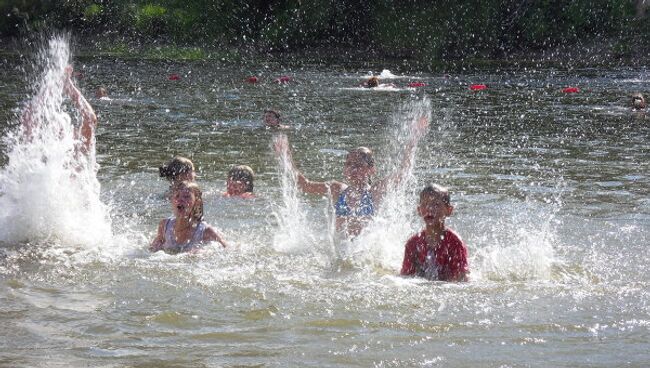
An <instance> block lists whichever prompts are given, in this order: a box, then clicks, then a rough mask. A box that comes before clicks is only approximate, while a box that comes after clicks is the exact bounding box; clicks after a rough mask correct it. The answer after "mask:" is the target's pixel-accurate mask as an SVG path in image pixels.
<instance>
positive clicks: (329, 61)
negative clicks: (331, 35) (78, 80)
mask: <svg viewBox="0 0 650 368" xmlns="http://www.w3.org/2000/svg"><path fill="white" fill-rule="evenodd" d="M73 43H74V41H73ZM33 44H34V42H33V41H32V42H26V43H25V42H21V41H17V40H15V39H4V40H3V42H2V43H0V45H1V46H0V57H5V58H19V57H21V56H23V55H28V54H31V51H30V47H33ZM75 56H76V57H77V58H81V59H86V58H87V59H93V58H115V59H120V60H133V59H137V60H150V61H171V62H182V61H216V62H221V63H225V64H235V63H236V64H243V65H248V64H251V65H253V64H254V65H258V64H260V63H265V62H266V63H277V64H281V65H287V66H295V65H323V66H329V65H344V66H347V67H357V68H362V67H367V68H373V67H377V66H380V67H381V66H384V67H387V66H392V67H393V68H395V67H397V68H401V69H405V70H414V71H423V72H442V71H449V72H453V71H466V70H473V69H476V70H480V69H484V68H495V67H496V68H508V69H511V68H519V67H526V68H529V67H545V66H546V67H558V68H563V69H571V68H585V67H615V66H630V67H640V66H645V65H647V64H648V63H649V62H650V45H646V44H645V43H644V42H641V41H640V40H635V39H631V38H629V39H623V40H621V39H605V40H601V41H599V42H590V43H580V44H571V45H564V46H557V47H553V48H548V49H544V50H534V51H531V50H521V51H509V52H502V53H501V54H500V55H478V54H477V55H472V56H468V57H464V58H436V57H433V56H430V55H427V54H426V53H424V52H421V51H420V50H385V49H381V48H378V47H366V48H359V47H315V48H309V49H299V50H274V49H268V48H263V47H259V46H255V45H250V46H245V47H243V46H222V47H216V46H205V47H204V46H187V45H177V44H173V43H165V42H160V41H152V42H148V43H147V44H146V45H145V44H143V43H138V42H129V43H126V42H107V41H85V42H82V43H79V44H78V45H76V49H75Z"/></svg>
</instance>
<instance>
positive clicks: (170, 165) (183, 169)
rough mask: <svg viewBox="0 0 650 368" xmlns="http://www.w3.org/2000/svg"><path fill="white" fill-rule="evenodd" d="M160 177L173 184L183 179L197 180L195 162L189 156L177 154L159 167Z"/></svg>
mask: <svg viewBox="0 0 650 368" xmlns="http://www.w3.org/2000/svg"><path fill="white" fill-rule="evenodd" d="M158 171H159V172H160V177H161V178H165V179H167V180H169V181H170V183H171V185H172V186H173V185H174V184H175V183H178V182H181V181H189V182H193V181H195V180H196V171H195V170H194V164H193V163H192V161H191V160H190V159H189V158H185V157H182V156H176V157H174V158H172V159H171V160H169V161H168V162H167V163H166V164H164V165H163V166H161V167H159V168H158Z"/></svg>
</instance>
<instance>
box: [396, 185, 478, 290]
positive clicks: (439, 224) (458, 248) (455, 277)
mask: <svg viewBox="0 0 650 368" xmlns="http://www.w3.org/2000/svg"><path fill="white" fill-rule="evenodd" d="M453 209H454V207H453V206H452V205H451V200H450V196H449V191H448V190H447V189H446V188H443V187H441V186H439V185H435V184H429V185H427V186H426V187H425V188H424V189H423V190H422V191H421V192H420V204H419V205H418V214H419V215H420V216H421V217H422V219H423V220H424V223H425V228H424V230H423V231H422V232H421V233H419V234H416V235H414V236H413V237H412V238H411V239H409V241H408V242H407V243H406V247H405V250H404V261H403V262H402V271H401V272H400V274H402V275H414V276H419V277H424V278H427V279H429V280H440V281H467V274H469V266H468V264H467V246H466V245H465V243H463V241H462V240H461V239H460V237H459V236H458V235H457V234H456V233H455V232H453V231H452V230H451V229H449V228H447V227H445V218H447V217H448V216H450V215H451V213H452V211H453Z"/></svg>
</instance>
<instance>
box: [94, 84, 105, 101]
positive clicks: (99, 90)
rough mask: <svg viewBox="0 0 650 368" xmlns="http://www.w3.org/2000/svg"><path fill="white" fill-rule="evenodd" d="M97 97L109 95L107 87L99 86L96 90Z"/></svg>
mask: <svg viewBox="0 0 650 368" xmlns="http://www.w3.org/2000/svg"><path fill="white" fill-rule="evenodd" d="M95 97H97V98H102V97H108V92H107V91H106V88H104V87H98V88H97V89H96V90H95Z"/></svg>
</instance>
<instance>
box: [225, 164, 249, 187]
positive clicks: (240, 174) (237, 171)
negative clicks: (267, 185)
mask: <svg viewBox="0 0 650 368" xmlns="http://www.w3.org/2000/svg"><path fill="white" fill-rule="evenodd" d="M228 179H231V180H234V181H243V182H245V183H246V189H245V191H246V192H251V193H252V192H253V180H254V179H255V173H254V172H253V169H251V168H250V166H246V165H235V166H233V167H231V168H230V170H229V171H228Z"/></svg>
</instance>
